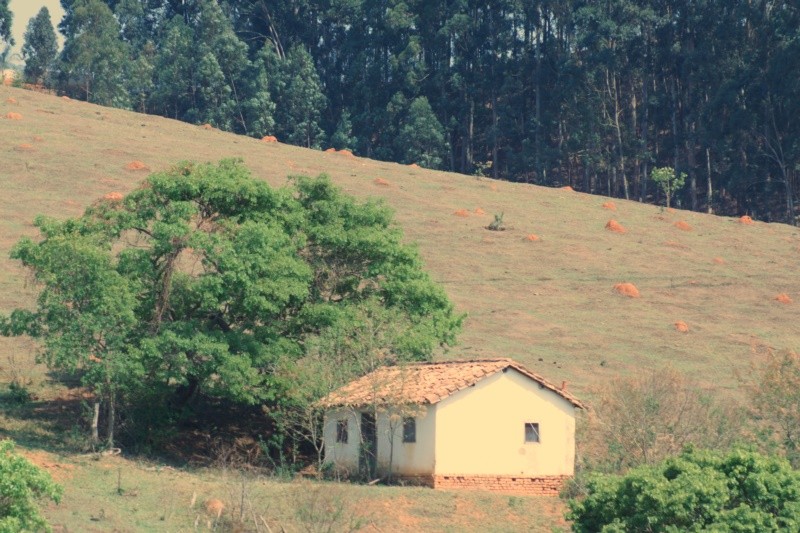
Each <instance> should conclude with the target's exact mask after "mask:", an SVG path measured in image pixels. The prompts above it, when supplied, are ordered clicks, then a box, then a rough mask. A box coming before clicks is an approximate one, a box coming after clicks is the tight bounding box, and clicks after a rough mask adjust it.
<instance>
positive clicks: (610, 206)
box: [603, 202, 617, 211]
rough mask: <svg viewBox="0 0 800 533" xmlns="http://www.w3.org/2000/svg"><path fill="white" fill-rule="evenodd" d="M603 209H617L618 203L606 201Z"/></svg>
mask: <svg viewBox="0 0 800 533" xmlns="http://www.w3.org/2000/svg"><path fill="white" fill-rule="evenodd" d="M603 209H608V210H609V211H616V210H617V204H615V203H614V202H606V203H604V204H603Z"/></svg>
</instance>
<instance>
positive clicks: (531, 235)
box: [525, 233, 539, 242]
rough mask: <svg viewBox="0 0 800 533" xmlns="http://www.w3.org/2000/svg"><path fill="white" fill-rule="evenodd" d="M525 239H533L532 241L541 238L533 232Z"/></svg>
mask: <svg viewBox="0 0 800 533" xmlns="http://www.w3.org/2000/svg"><path fill="white" fill-rule="evenodd" d="M525 240H526V241H531V242H536V241H538V240H539V236H538V235H536V234H535V233H531V234H529V235H528V236H527V237H525Z"/></svg>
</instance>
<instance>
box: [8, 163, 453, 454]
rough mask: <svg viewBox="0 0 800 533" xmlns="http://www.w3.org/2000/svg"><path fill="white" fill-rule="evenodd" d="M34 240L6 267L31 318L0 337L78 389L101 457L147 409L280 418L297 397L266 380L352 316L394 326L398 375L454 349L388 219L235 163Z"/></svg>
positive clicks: (175, 180) (152, 185)
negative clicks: (368, 312)
mask: <svg viewBox="0 0 800 533" xmlns="http://www.w3.org/2000/svg"><path fill="white" fill-rule="evenodd" d="M36 225H37V227H38V228H39V230H40V233H41V238H40V239H39V240H38V241H34V240H31V239H28V238H25V239H22V240H21V241H20V242H19V243H18V244H17V245H16V247H15V248H14V251H13V257H15V258H17V259H19V260H20V261H21V262H22V263H23V264H24V265H25V266H26V267H28V268H29V269H31V271H32V273H33V274H34V277H35V279H36V280H37V282H38V283H40V285H41V292H40V295H39V299H38V304H37V307H36V309H35V310H33V311H24V310H17V311H14V312H13V313H12V314H11V315H10V316H9V317H7V318H3V319H0V331H1V332H3V333H4V334H6V335H13V334H29V335H31V336H33V337H36V338H40V339H41V340H42V342H43V345H42V350H43V355H44V358H45V360H46V361H47V362H48V364H49V365H50V366H51V367H53V368H58V369H61V370H64V371H68V372H74V373H77V374H78V375H80V376H81V377H82V379H83V380H84V383H85V384H86V385H87V386H89V387H90V388H91V390H92V391H93V392H94V393H95V394H96V397H97V399H98V403H102V404H103V406H104V409H103V412H105V413H106V417H107V435H106V437H107V440H108V445H109V446H111V445H112V444H113V435H114V420H115V417H116V413H118V412H119V410H120V409H121V408H122V409H125V408H126V407H127V406H131V405H132V404H135V403H136V402H137V401H138V402H141V401H142V400H143V399H145V398H146V399H147V401H146V402H147V403H148V404H149V405H150V406H151V407H158V406H162V407H164V408H166V406H167V405H171V406H172V408H173V409H175V408H177V409H180V408H181V407H182V406H184V405H187V404H190V403H192V402H193V400H194V399H196V398H197V397H198V396H199V395H201V394H202V395H205V396H207V397H209V396H210V397H215V398H222V399H227V400H229V401H232V402H235V403H240V404H256V403H259V402H265V401H269V402H272V403H274V404H280V403H281V402H282V401H283V399H284V398H286V390H287V389H291V388H292V387H293V386H295V384H293V383H292V382H291V381H287V380H286V379H283V378H278V377H276V376H275V369H276V368H277V366H278V364H279V363H280V364H281V366H283V367H285V365H286V364H287V361H288V362H289V364H291V362H292V361H294V360H299V359H301V358H302V357H303V355H304V352H305V350H306V349H307V347H308V346H311V345H313V344H314V342H313V339H315V338H317V337H319V336H326V335H327V336H329V334H326V332H328V331H330V330H332V328H335V330H336V331H341V330H343V328H344V329H346V328H347V327H350V323H351V322H352V321H353V320H355V319H356V317H358V316H361V315H360V313H359V309H361V308H362V307H364V306H366V307H365V308H366V309H373V308H374V306H375V305H378V306H380V307H381V308H385V309H387V310H390V311H391V313H392V316H395V317H397V320H398V321H401V322H402V327H403V335H402V336H400V337H397V338H395V340H394V341H393V342H392V344H391V346H386V347H385V348H386V349H390V350H391V351H392V353H393V354H394V356H395V357H396V358H398V359H400V360H417V359H426V358H428V357H430V356H431V354H432V352H433V350H434V349H435V348H436V347H437V346H440V345H445V344H451V343H453V341H454V336H455V333H456V332H457V330H458V329H459V326H460V322H461V317H459V316H457V315H456V314H454V312H453V307H452V305H451V304H450V302H449V301H448V299H447V297H446V295H445V293H444V291H443V290H442V289H441V288H440V287H439V286H437V285H436V284H435V283H433V282H432V280H431V279H430V277H429V276H428V275H427V274H426V273H425V272H424V271H423V269H422V263H421V261H420V258H419V256H418V254H417V252H416V250H415V249H414V248H412V247H410V246H407V245H404V244H402V234H401V232H400V230H399V229H398V228H397V226H396V225H395V224H394V223H393V222H392V215H391V212H390V211H389V210H388V209H387V208H386V207H385V206H383V205H382V204H379V203H374V202H367V203H359V202H356V201H355V200H354V199H352V198H350V197H348V196H346V195H344V194H343V193H342V192H341V191H339V190H338V189H337V188H336V187H334V186H333V185H332V184H331V182H330V181H329V180H328V179H327V178H325V177H320V178H317V179H310V178H303V177H298V178H294V179H293V180H292V184H291V186H288V187H283V188H279V189H274V188H271V187H270V186H268V185H267V184H266V183H264V182H262V181H257V180H254V179H252V178H251V177H250V175H249V173H248V171H247V170H246V169H245V168H244V167H243V166H242V165H241V164H240V163H237V162H235V161H223V162H221V163H220V164H219V165H195V164H181V165H179V166H177V167H175V168H174V169H172V170H170V171H168V172H164V173H160V174H155V175H153V176H151V177H150V178H148V180H147V181H146V183H145V184H144V185H143V186H142V187H140V188H138V189H137V190H135V191H134V192H132V193H130V194H129V195H128V196H126V197H125V198H124V199H120V198H118V197H116V196H110V197H108V198H106V199H103V200H100V201H99V202H97V203H96V204H95V205H93V206H92V207H91V208H89V209H88V210H87V211H86V213H85V214H84V215H83V216H82V217H80V218H77V219H71V220H66V221H63V222H59V221H54V220H50V219H44V218H39V219H37V221H36ZM326 338H327V337H326ZM126 415H127V416H126V421H127V422H128V423H129V424H133V423H135V422H136V421H135V416H134V414H133V412H132V411H128V412H126Z"/></svg>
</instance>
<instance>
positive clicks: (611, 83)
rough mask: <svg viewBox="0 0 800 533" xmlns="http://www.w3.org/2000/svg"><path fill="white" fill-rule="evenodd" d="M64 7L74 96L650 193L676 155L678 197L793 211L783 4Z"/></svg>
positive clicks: (793, 60) (51, 77) (788, 217)
mask: <svg viewBox="0 0 800 533" xmlns="http://www.w3.org/2000/svg"><path fill="white" fill-rule="evenodd" d="M62 5H63V6H64V8H65V11H66V16H65V18H64V20H63V21H61V23H60V25H59V29H60V31H61V32H62V33H63V34H64V35H65V37H66V43H65V47H64V50H63V51H62V52H61V53H60V55H59V56H58V58H57V60H55V61H54V62H53V63H52V68H51V70H50V71H49V72H46V73H36V76H35V77H36V78H38V79H39V80H40V81H43V82H44V83H45V84H48V85H50V86H52V87H54V88H57V89H59V90H60V91H63V92H64V93H66V94H68V95H70V96H73V97H79V98H83V99H86V100H89V101H93V102H97V103H101V104H105V105H114V106H118V107H126V108H132V109H136V110H138V111H142V112H147V113H156V114H160V115H164V116H168V117H172V118H178V119H181V120H186V121H189V122H193V123H198V124H201V123H209V124H211V125H213V126H215V127H218V128H221V129H225V130H230V131H235V132H238V133H243V134H248V135H252V136H260V135H265V134H267V133H269V134H274V135H276V136H278V138H279V139H280V140H281V141H284V142H289V143H292V144H297V145H302V146H307V147H326V146H334V147H335V148H337V149H343V148H347V149H351V150H354V151H355V152H356V153H358V154H360V155H364V156H367V157H372V158H377V159H383V160H391V161H398V162H403V163H418V164H420V165H422V166H425V167H429V168H439V169H444V170H452V171H456V172H461V173H466V174H478V175H486V174H488V175H491V176H492V177H494V178H500V179H507V180H513V181H521V182H529V183H536V184H541V185H551V186H565V185H570V186H572V187H573V188H575V189H578V190H582V191H586V192H591V193H597V194H604V195H608V196H614V197H621V198H629V199H634V200H639V201H644V202H657V203H660V202H662V201H663V200H664V197H663V194H662V192H661V191H660V189H659V188H658V187H656V186H655V184H654V182H653V180H652V179H651V173H652V171H653V169H655V168H660V167H670V168H673V169H674V170H675V172H676V173H677V175H682V174H685V175H686V184H685V186H684V187H683V188H682V189H681V190H679V191H675V192H676V194H675V195H674V202H675V203H676V205H679V206H680V207H683V208H689V209H693V210H698V211H708V212H716V213H720V214H744V213H747V214H750V215H751V216H755V217H757V218H760V219H763V220H775V221H785V222H792V223H794V221H795V215H796V211H797V210H796V207H795V204H796V200H795V197H796V194H797V193H796V189H797V188H798V178H797V175H796V174H797V171H796V168H797V166H798V164H800V144H798V143H797V141H796V139H797V138H798V133H800V131H799V129H800V126H799V125H798V121H797V120H795V117H796V116H798V110H797V106H798V102H800V98H798V96H800V85H799V84H798V83H797V81H796V78H797V76H796V75H795V74H796V73H797V72H798V69H800V63H798V62H799V61H800V59H798V58H799V57H800V54H798V52H799V51H800V49H798V47H800V44H798V43H800V39H797V37H798V35H800V10H799V9H798V7H797V6H796V5H795V4H794V3H792V2H785V1H774V0H746V1H745V0H736V1H732V2H723V1H721V0H704V1H702V2H689V1H686V0H679V1H671V2H663V1H656V0H609V1H607V2H602V3H598V2H589V1H586V0H561V1H554V0H545V1H540V2H521V1H519V0H496V1H491V2H488V1H480V0H448V1H445V0H434V1H421V0H347V1H337V2H322V1H315V0H286V1H282V2H265V1H263V0H261V1H252V0H198V1H196V2H182V1H178V0H62ZM0 28H2V25H0ZM35 56H36V53H35V52H33V51H30V52H29V53H28V54H26V59H27V60H30V58H33V57H35Z"/></svg>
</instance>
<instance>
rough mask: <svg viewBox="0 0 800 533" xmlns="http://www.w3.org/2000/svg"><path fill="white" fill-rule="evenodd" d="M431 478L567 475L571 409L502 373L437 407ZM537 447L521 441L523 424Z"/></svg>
mask: <svg viewBox="0 0 800 533" xmlns="http://www.w3.org/2000/svg"><path fill="white" fill-rule="evenodd" d="M435 418H436V435H435V437H436V445H435V449H436V461H435V469H434V470H435V474H436V476H437V478H438V477H441V476H482V475H490V476H528V477H542V476H544V477H548V476H559V477H560V476H570V475H572V474H573V472H574V462H575V408H574V406H573V405H572V404H570V403H569V402H568V401H567V400H565V399H563V398H562V397H560V396H559V395H557V394H556V393H554V392H553V391H551V390H548V389H545V388H542V387H540V386H539V384H538V383H536V382H534V381H532V380H531V379H529V378H528V377H526V376H524V375H522V374H520V373H519V372H517V371H516V370H513V369H508V370H507V371H505V372H498V373H497V374H495V375H493V376H490V377H488V378H486V379H484V380H481V381H479V382H478V383H477V384H476V385H474V386H473V387H470V388H467V389H464V390H461V391H459V392H457V393H455V394H453V395H452V396H450V397H448V398H446V399H445V400H442V401H441V402H439V404H437V409H436V417H435ZM526 422H537V423H538V424H539V431H540V436H541V438H540V442H538V443H527V442H525V423H526Z"/></svg>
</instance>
